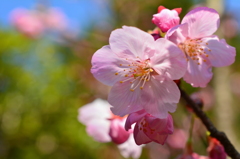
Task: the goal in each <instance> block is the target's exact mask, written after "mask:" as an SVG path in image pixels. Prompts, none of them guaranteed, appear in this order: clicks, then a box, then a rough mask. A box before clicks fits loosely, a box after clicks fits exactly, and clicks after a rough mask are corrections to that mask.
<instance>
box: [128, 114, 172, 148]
mask: <svg viewBox="0 0 240 159" xmlns="http://www.w3.org/2000/svg"><path fill="white" fill-rule="evenodd" d="M133 123H136V125H135V127H134V132H133V133H134V139H135V142H136V144H137V145H141V144H147V143H149V142H152V141H154V142H156V143H159V144H162V145H163V144H164V143H165V141H166V139H167V137H168V135H169V134H172V133H173V119H172V116H171V115H170V114H168V116H167V118H165V119H159V118H156V117H154V116H152V115H151V114H148V113H147V112H146V111H145V110H140V111H138V112H135V113H131V114H130V115H129V116H128V118H127V121H126V124H125V129H126V130H129V129H131V125H132V124H133Z"/></svg>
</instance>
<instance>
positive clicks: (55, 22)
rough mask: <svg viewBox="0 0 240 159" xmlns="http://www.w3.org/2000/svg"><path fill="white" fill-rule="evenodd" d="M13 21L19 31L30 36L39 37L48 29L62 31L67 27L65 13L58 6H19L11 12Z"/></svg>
mask: <svg viewBox="0 0 240 159" xmlns="http://www.w3.org/2000/svg"><path fill="white" fill-rule="evenodd" d="M11 22H12V24H13V25H14V26H15V28H16V29H17V30H18V31H19V32H21V33H23V34H24V35H26V36H27V37H30V38H38V37H39V36H41V35H42V34H43V32H44V31H45V30H48V29H50V30H58V31H62V30H65V29H66V27H67V19H66V17H65V15H64V14H63V13H62V12H61V11H60V10H59V9H57V8H39V9H36V10H27V9H24V8H17V9H15V10H13V11H12V13H11Z"/></svg>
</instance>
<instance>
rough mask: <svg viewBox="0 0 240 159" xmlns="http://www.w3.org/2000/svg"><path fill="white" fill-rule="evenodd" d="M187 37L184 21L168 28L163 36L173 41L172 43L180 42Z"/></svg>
mask: <svg viewBox="0 0 240 159" xmlns="http://www.w3.org/2000/svg"><path fill="white" fill-rule="evenodd" d="M187 37H188V24H187V23H184V24H181V25H177V26H175V27H173V28H171V29H170V30H168V32H167V34H166V35H165V38H166V39H168V40H170V41H171V42H173V43H174V44H177V45H178V44H180V43H181V42H184V41H185V40H186V38H187Z"/></svg>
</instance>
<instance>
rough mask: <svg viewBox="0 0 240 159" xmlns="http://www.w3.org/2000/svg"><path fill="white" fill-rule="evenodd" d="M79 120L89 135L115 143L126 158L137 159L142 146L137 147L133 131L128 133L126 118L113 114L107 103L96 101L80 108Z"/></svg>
mask: <svg viewBox="0 0 240 159" xmlns="http://www.w3.org/2000/svg"><path fill="white" fill-rule="evenodd" d="M78 120H79V121H80V122H81V123H83V124H85V125H86V126H87V129H86V130H87V133H88V135H90V136H91V137H93V138H94V140H96V141H98V142H110V141H112V142H114V143H116V144H118V148H119V150H120V152H121V154H122V155H123V156H124V157H126V158H127V157H132V158H134V159H137V158H139V157H140V155H141V152H142V146H137V145H136V144H135V141H134V139H133V131H132V130H129V131H126V130H125V128H124V124H125V121H126V116H125V117H123V118H121V117H117V116H115V115H113V114H112V112H111V111H110V105H109V103H108V102H107V101H105V100H102V99H96V100H95V101H93V102H92V103H89V104H86V105H84V106H82V107H81V108H79V115H78Z"/></svg>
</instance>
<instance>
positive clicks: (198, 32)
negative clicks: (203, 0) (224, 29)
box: [182, 7, 220, 39]
mask: <svg viewBox="0 0 240 159" xmlns="http://www.w3.org/2000/svg"><path fill="white" fill-rule="evenodd" d="M184 23H188V27H189V38H191V39H195V38H201V37H205V36H210V35H212V34H213V33H214V32H215V31H216V30H217V28H218V26H219V23H220V22H219V14H218V12H217V11H216V10H214V9H212V8H207V7H198V8H195V9H193V10H192V11H190V12H188V14H187V15H185V17H184V18H183V20H182V24H184Z"/></svg>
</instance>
